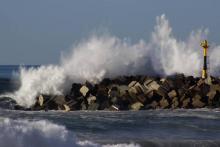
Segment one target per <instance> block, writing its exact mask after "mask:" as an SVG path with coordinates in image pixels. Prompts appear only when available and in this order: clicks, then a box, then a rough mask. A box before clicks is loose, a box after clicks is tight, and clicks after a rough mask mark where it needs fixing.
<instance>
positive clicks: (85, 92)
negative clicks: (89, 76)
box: [79, 86, 89, 97]
mask: <svg viewBox="0 0 220 147" xmlns="http://www.w3.org/2000/svg"><path fill="white" fill-rule="evenodd" d="M79 91H80V93H81V94H82V95H83V96H84V97H85V96H86V94H87V93H88V92H89V88H88V87H86V86H82V87H81V88H80V90H79Z"/></svg>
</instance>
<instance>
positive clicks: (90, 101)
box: [87, 95, 96, 105]
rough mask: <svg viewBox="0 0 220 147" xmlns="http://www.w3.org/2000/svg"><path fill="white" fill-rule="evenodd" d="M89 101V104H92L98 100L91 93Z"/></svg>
mask: <svg viewBox="0 0 220 147" xmlns="http://www.w3.org/2000/svg"><path fill="white" fill-rule="evenodd" d="M87 101H88V105H90V104H91V103H94V102H96V97H95V96H93V95H91V96H90V97H88V98H87Z"/></svg>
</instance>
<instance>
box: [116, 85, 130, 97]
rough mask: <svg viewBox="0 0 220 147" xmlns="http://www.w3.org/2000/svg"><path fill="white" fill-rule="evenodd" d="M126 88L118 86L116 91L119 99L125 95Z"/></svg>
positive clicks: (125, 86)
mask: <svg viewBox="0 0 220 147" xmlns="http://www.w3.org/2000/svg"><path fill="white" fill-rule="evenodd" d="M128 89H129V88H128V86H127V85H120V86H118V91H119V97H121V96H123V95H125V94H126V91H128Z"/></svg>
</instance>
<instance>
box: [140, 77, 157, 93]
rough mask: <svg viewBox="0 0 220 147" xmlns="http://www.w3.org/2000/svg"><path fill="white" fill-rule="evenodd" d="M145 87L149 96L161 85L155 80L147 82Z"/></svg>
mask: <svg viewBox="0 0 220 147" xmlns="http://www.w3.org/2000/svg"><path fill="white" fill-rule="evenodd" d="M143 85H144V87H145V88H146V91H145V94H148V93H149V92H151V91H153V90H158V89H159V87H160V85H159V84H158V83H157V82H156V81H154V80H146V81H145V82H144V84H143Z"/></svg>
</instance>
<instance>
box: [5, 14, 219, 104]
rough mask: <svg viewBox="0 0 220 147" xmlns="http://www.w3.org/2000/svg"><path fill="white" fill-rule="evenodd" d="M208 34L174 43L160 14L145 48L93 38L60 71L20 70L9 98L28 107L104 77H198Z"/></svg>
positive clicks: (215, 61) (215, 59)
mask: <svg viewBox="0 0 220 147" xmlns="http://www.w3.org/2000/svg"><path fill="white" fill-rule="evenodd" d="M134 31H135V30H134ZM207 34H208V30H207V29H199V30H197V31H192V32H191V33H190V35H189V37H188V38H187V39H186V40H179V39H176V38H175V37H174V36H173V34H172V28H171V27H170V24H169V21H168V20H167V19H166V17H165V15H164V14H163V15H161V16H160V17H157V18H156V25H155V27H154V30H153V32H152V34H151V39H150V41H149V42H145V41H144V40H140V41H139V42H137V43H135V44H131V43H129V42H127V41H125V40H123V39H120V38H118V37H116V36H112V35H92V36H91V37H90V38H89V39H87V40H84V41H81V42H79V43H78V44H77V45H74V47H73V48H72V50H71V51H70V52H69V53H68V54H66V55H64V56H62V57H61V60H60V63H59V65H47V66H41V67H38V68H32V69H25V68H21V70H20V74H19V77H20V81H21V86H20V88H19V89H18V90H17V91H16V92H15V93H12V94H9V96H10V97H12V98H14V99H15V100H16V101H17V102H18V103H19V104H20V105H22V106H26V107H30V106H31V105H33V104H34V103H35V97H36V96H37V95H38V94H62V93H64V92H65V91H66V90H67V88H70V85H71V84H72V83H73V82H84V81H85V80H88V81H90V82H98V81H100V80H101V79H103V78H104V77H114V76H117V75H135V74H150V75H152V74H158V75H171V74H174V73H184V74H185V75H193V76H200V71H201V67H202V62H203V58H202V51H201V47H200V46H199V45H200V41H201V40H203V39H207ZM219 49H220V46H211V47H210V49H209V50H210V51H209V55H210V56H209V57H210V62H211V66H210V72H211V74H212V75H219V71H218V68H219V65H220V64H219V63H220V59H219V56H220V51H219Z"/></svg>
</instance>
